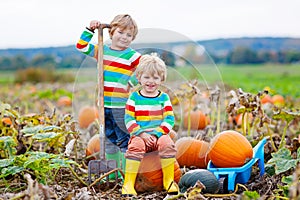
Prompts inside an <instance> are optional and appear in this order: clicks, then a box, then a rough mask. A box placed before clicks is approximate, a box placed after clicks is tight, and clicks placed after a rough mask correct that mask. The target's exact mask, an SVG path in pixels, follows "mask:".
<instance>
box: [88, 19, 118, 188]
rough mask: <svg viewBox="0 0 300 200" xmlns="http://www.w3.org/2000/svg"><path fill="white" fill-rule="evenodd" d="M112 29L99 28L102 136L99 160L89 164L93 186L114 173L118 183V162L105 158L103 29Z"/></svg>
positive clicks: (99, 98)
mask: <svg viewBox="0 0 300 200" xmlns="http://www.w3.org/2000/svg"><path fill="white" fill-rule="evenodd" d="M104 28H110V25H109V24H100V26H99V28H98V62H97V68H98V102H97V106H98V109H99V118H98V122H99V135H100V154H99V160H91V161H89V163H88V183H89V185H91V183H92V181H93V180H94V181H95V180H97V178H99V177H101V176H103V175H104V174H106V182H107V183H108V180H109V177H108V175H109V174H110V173H109V172H111V173H112V171H114V173H115V177H116V179H115V180H116V181H118V178H117V177H118V175H117V173H118V172H117V170H116V169H117V161H116V160H106V158H105V139H106V138H105V116H104V77H103V71H104V66H103V29H104Z"/></svg>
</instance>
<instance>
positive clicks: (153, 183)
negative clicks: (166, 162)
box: [135, 152, 181, 192]
mask: <svg viewBox="0 0 300 200" xmlns="http://www.w3.org/2000/svg"><path fill="white" fill-rule="evenodd" d="M180 177H181V171H180V168H179V165H178V163H177V162H175V166H174V180H175V182H176V183H178V182H179V179H180ZM135 190H136V191H137V192H146V191H162V190H163V173H162V169H161V164H160V157H159V155H158V154H157V152H151V153H147V154H145V157H144V158H143V159H142V161H141V165H140V168H139V172H138V175H137V178H136V181H135Z"/></svg>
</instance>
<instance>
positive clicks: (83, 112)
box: [78, 106, 99, 128]
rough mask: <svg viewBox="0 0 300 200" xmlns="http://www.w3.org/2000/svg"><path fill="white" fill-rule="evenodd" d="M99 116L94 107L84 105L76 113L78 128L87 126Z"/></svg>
mask: <svg viewBox="0 0 300 200" xmlns="http://www.w3.org/2000/svg"><path fill="white" fill-rule="evenodd" d="M98 117H99V113H98V110H97V108H96V107H91V106H85V107H83V108H81V109H80V111H79V113H78V123H79V127H80V128H87V127H88V126H89V125H90V124H91V123H92V122H94V120H95V119H97V118H98Z"/></svg>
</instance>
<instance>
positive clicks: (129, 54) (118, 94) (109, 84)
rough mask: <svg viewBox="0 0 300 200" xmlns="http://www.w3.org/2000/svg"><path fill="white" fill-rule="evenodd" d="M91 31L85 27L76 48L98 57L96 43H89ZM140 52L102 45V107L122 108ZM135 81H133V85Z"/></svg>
mask: <svg viewBox="0 0 300 200" xmlns="http://www.w3.org/2000/svg"><path fill="white" fill-rule="evenodd" d="M93 34H94V33H93V32H91V31H89V30H88V29H86V30H85V31H84V32H83V33H82V34H81V36H80V39H79V41H78V43H77V45H76V48H77V49H78V50H79V51H81V52H82V53H84V54H86V55H89V56H92V57H94V58H96V59H97V58H98V45H96V44H92V43H90V41H91V39H92V37H93ZM140 57H141V54H140V53H138V52H136V51H135V50H133V49H131V48H127V49H125V50H122V51H117V50H113V49H111V48H110V47H109V46H107V45H104V47H103V68H104V73H103V77H104V107H107V108H124V107H125V104H126V101H127V99H128V96H129V93H128V92H129V91H128V89H129V88H128V84H129V81H130V79H131V77H132V75H133V72H134V71H135V69H136V67H137V65H138V63H139V59H140ZM136 84H137V83H136V82H135V83H134V85H136Z"/></svg>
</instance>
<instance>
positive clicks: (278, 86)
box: [0, 65, 300, 98]
mask: <svg viewBox="0 0 300 200" xmlns="http://www.w3.org/2000/svg"><path fill="white" fill-rule="evenodd" d="M14 73H15V72H14V71H1V73H0V84H2V85H3V84H11V83H13V82H14ZM58 73H72V74H74V76H76V82H77V83H80V82H87V81H94V82H95V83H97V69H96V66H95V68H84V69H63V70H58ZM191 79H198V80H199V81H201V82H202V83H204V84H205V85H209V86H213V85H215V84H220V83H221V84H224V85H225V86H226V87H229V88H233V89H236V88H242V89H243V90H244V91H246V92H252V93H257V92H258V91H262V90H263V89H264V88H265V87H266V86H268V87H270V88H271V89H272V90H274V91H275V92H276V93H279V94H282V95H283V96H292V97H296V98H300V90H299V89H298V88H299V85H300V65H241V66H237V65H232V66H228V65H226V66H213V65H211V66H197V67H189V66H187V67H175V68H169V69H168V82H167V84H168V83H170V82H174V81H179V82H185V81H188V80H191Z"/></svg>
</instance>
